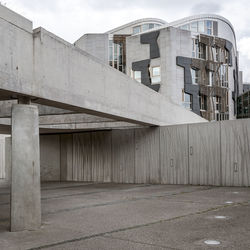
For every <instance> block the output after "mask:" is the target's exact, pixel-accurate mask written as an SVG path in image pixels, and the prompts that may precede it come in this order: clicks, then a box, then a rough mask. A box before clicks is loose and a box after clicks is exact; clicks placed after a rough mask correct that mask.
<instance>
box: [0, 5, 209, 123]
mask: <svg viewBox="0 0 250 250" xmlns="http://www.w3.org/2000/svg"><path fill="white" fill-rule="evenodd" d="M0 17H1V19H0V31H1V37H0V46H1V52H0V100H6V99H16V98H18V97H20V96H27V97H31V99H32V102H36V103H40V104H44V105H49V106H54V107H57V108H62V109H67V110H72V111H77V112H84V113H88V114H92V115H97V116H102V117H108V118H112V119H117V120H122V121H127V122H133V123H138V124H145V125H169V124H180V123H188V122H190V121H192V122H202V121H204V120H203V119H202V118H200V117H199V116H197V115H195V114H194V113H192V112H191V111H187V110H185V109H184V108H182V107H180V106H177V105H175V104H173V103H171V102H170V100H167V99H166V98H165V97H163V96H162V95H160V94H159V93H156V92H154V91H153V90H151V89H149V88H147V87H146V86H144V85H143V84H140V83H138V82H136V81H134V80H132V79H130V78H129V77H128V76H126V75H125V74H123V73H120V72H119V71H117V70H115V69H113V68H112V67H110V66H108V65H105V64H103V63H101V62H100V61H99V60H98V59H96V58H94V57H92V56H90V55H89V54H87V53H86V52H84V51H82V50H80V49H78V48H76V47H75V46H74V45H72V44H70V43H68V42H66V41H64V40H63V39H61V38H59V37H57V36H55V35H54V34H52V33H50V32H48V31H46V30H44V29H42V28H38V29H36V30H34V31H33V30H32V23H31V22H30V21H28V20H27V19H25V18H23V17H21V16H20V15H18V14H16V13H14V12H12V11H10V10H9V9H7V8H5V7H4V6H0Z"/></svg>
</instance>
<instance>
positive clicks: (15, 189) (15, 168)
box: [11, 104, 41, 232]
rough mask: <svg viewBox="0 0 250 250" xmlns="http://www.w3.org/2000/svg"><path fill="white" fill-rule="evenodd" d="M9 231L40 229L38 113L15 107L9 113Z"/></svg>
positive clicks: (28, 106) (28, 107) (20, 105)
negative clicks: (10, 177) (10, 175)
mask: <svg viewBox="0 0 250 250" xmlns="http://www.w3.org/2000/svg"><path fill="white" fill-rule="evenodd" d="M11 159H12V179H11V231H12V232H15V231H23V230H34V229H38V228H39V227H40V226H41V194H40V192H41V191H40V152H39V126H38V109H37V107H36V106H33V105H23V104H16V105H14V106H13V109H12V156H11Z"/></svg>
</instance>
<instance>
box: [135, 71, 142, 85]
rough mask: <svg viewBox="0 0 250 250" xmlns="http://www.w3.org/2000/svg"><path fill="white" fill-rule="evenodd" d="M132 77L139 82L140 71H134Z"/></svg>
mask: <svg viewBox="0 0 250 250" xmlns="http://www.w3.org/2000/svg"><path fill="white" fill-rule="evenodd" d="M134 79H135V80H136V81H137V82H141V71H134Z"/></svg>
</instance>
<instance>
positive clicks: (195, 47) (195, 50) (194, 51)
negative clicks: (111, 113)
mask: <svg viewBox="0 0 250 250" xmlns="http://www.w3.org/2000/svg"><path fill="white" fill-rule="evenodd" d="M198 56H199V41H198V39H195V38H193V43H192V57H193V58H198Z"/></svg>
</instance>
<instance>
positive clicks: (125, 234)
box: [0, 182, 250, 250]
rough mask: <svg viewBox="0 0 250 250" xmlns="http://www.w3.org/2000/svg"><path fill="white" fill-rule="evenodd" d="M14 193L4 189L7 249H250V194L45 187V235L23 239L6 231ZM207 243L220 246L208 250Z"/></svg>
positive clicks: (1, 211)
mask: <svg viewBox="0 0 250 250" xmlns="http://www.w3.org/2000/svg"><path fill="white" fill-rule="evenodd" d="M9 192H10V191H9V188H8V187H1V188H0V246H1V249H67V250H68V249H74V250H75V249H105V250H106V249H107V250H109V249H159V250H161V249H213V248H214V249H249V245H250V233H249V232H250V189H249V188H236V187H234V188H230V187H209V186H203V187H202V186H185V185H130V184H127V185H125V184H91V183H79V182H78V183H77V182H75V183H72V182H68V183H66V182H64V183H56V182H51V183H45V184H43V185H42V219H43V224H42V227H41V229H39V230H37V231H24V232H18V233H11V232H9V231H8V230H9V216H10V215H9ZM228 201H232V202H233V203H231V204H228V203H226V202H228ZM215 216H226V218H225V219H216V218H215ZM205 240H218V241H220V242H221V244H220V245H218V246H206V245H205V244H204V241H205Z"/></svg>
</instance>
